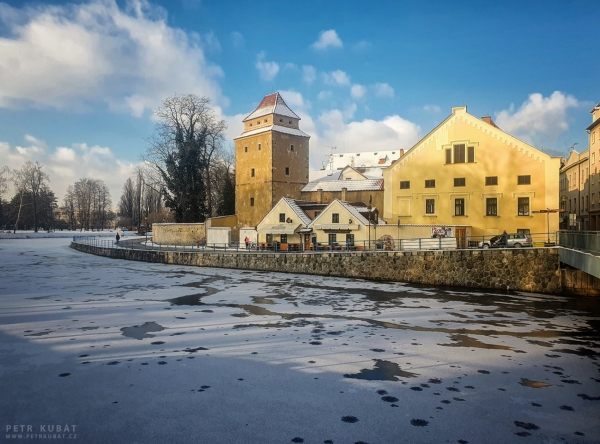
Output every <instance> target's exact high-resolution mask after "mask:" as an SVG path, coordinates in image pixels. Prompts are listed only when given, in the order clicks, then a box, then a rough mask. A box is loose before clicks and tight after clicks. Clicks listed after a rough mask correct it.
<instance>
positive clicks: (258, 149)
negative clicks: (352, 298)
mask: <svg viewBox="0 0 600 444" xmlns="http://www.w3.org/2000/svg"><path fill="white" fill-rule="evenodd" d="M258 151H260V143H259V144H258Z"/></svg>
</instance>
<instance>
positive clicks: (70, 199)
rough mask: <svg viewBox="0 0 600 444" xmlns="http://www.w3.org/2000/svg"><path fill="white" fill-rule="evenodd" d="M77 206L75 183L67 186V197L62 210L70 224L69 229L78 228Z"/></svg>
mask: <svg viewBox="0 0 600 444" xmlns="http://www.w3.org/2000/svg"><path fill="white" fill-rule="evenodd" d="M76 206H77V195H76V193H75V188H74V187H73V185H69V186H68V187H67V192H66V193H65V197H64V199H63V206H62V210H63V211H64V213H65V215H66V216H67V223H68V225H69V230H76V229H77V219H76V217H75V215H76V212H75V208H76Z"/></svg>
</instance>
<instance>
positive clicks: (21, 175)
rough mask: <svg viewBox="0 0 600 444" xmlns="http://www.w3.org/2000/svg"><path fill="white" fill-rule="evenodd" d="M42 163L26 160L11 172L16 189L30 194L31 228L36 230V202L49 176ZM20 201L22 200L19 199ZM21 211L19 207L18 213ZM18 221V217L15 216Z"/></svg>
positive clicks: (22, 193)
mask: <svg viewBox="0 0 600 444" xmlns="http://www.w3.org/2000/svg"><path fill="white" fill-rule="evenodd" d="M43 169H44V165H42V164H41V163H39V162H35V163H34V162H26V163H25V164H24V165H23V166H22V167H21V169H20V170H15V171H14V173H13V181H14V184H15V187H16V188H17V191H18V192H20V193H21V195H24V194H25V193H28V194H30V195H31V204H32V205H33V229H34V231H35V232H36V233H37V231H38V204H39V198H40V194H41V193H42V191H43V190H44V188H47V185H48V182H49V181H50V177H49V176H48V175H47V174H46V173H44V171H43ZM21 203H22V201H21ZM20 213H21V211H20V208H19V215H20ZM17 221H18V217H17Z"/></svg>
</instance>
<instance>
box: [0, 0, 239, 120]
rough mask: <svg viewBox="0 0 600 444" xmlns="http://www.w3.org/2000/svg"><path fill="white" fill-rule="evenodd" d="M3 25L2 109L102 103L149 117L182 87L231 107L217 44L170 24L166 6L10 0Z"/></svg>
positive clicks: (1, 12) (1, 14)
mask: <svg viewBox="0 0 600 444" xmlns="http://www.w3.org/2000/svg"><path fill="white" fill-rule="evenodd" d="M0 23H2V25H0V26H2V27H3V28H4V29H5V30H6V32H5V33H3V37H0V107H5V108H13V107H27V106H30V107H35V108H57V109H81V108H86V107H89V106H91V105H93V104H96V103H98V102H103V103H106V104H108V106H109V107H110V108H111V109H113V110H119V111H127V112H130V113H132V114H133V115H135V116H141V115H143V114H144V113H145V112H146V111H148V110H152V109H154V108H156V107H157V106H158V105H159V104H160V102H161V101H162V100H163V99H164V98H165V97H168V96H170V95H172V94H174V93H176V92H178V91H179V92H183V91H185V92H186V93H193V94H197V95H200V96H205V95H206V96H209V97H211V98H212V99H213V103H215V104H221V105H226V104H227V99H226V98H225V97H222V95H221V89H220V87H219V85H218V83H217V80H218V79H219V78H220V77H221V76H222V71H221V69H220V68H219V67H218V66H213V65H210V64H209V63H208V62H207V61H206V60H205V57H204V51H203V45H210V46H211V48H212V49H215V48H216V47H217V45H218V40H216V39H215V38H214V36H213V37H210V34H208V35H207V36H204V37H199V36H198V35H194V34H190V35H189V34H187V33H186V32H184V31H182V30H181V29H176V28H172V27H170V26H169V25H168V24H167V17H166V12H165V11H164V10H163V9H162V8H159V7H156V6H153V5H151V4H150V3H149V2H147V1H146V0H129V1H128V3H127V5H126V7H125V8H124V9H121V8H119V6H118V4H117V2H116V0H91V1H89V2H87V3H81V4H70V5H64V6H55V5H54V6H44V5H42V6H37V7H35V8H27V9H23V10H20V9H16V8H11V7H10V6H6V5H3V6H2V7H1V8H0ZM174 87H176V88H177V90H178V91H174V90H173V88H174Z"/></svg>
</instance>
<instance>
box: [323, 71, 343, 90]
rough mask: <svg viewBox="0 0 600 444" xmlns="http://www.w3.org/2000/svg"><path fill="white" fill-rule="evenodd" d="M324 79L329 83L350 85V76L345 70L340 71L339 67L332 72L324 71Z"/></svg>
mask: <svg viewBox="0 0 600 444" xmlns="http://www.w3.org/2000/svg"><path fill="white" fill-rule="evenodd" d="M323 81H324V82H325V84H327V85H333V86H350V77H349V76H348V75H347V74H346V73H345V72H344V71H340V70H339V69H338V70H337V71H333V72H330V73H326V72H324V73H323Z"/></svg>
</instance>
